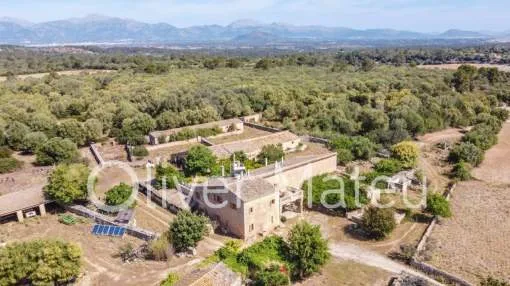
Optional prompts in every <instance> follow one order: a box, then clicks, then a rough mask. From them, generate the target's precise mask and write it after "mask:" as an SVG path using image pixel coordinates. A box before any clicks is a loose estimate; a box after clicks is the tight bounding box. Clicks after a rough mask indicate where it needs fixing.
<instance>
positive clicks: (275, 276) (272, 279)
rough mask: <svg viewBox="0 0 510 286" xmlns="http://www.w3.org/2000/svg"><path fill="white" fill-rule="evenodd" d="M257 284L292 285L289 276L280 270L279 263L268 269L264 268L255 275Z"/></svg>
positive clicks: (265, 285)
mask: <svg viewBox="0 0 510 286" xmlns="http://www.w3.org/2000/svg"><path fill="white" fill-rule="evenodd" d="M254 280H255V283H254V285H255V286H284V285H290V279H289V276H288V275H287V274H285V273H283V272H282V271H280V266H279V265H276V264H274V265H271V266H269V267H268V268H267V269H264V270H262V271H260V272H257V274H256V275H255V277H254Z"/></svg>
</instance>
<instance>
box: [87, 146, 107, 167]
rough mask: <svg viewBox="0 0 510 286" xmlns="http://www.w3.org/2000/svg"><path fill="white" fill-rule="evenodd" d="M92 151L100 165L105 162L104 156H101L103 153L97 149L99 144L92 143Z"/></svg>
mask: <svg viewBox="0 0 510 286" xmlns="http://www.w3.org/2000/svg"><path fill="white" fill-rule="evenodd" d="M90 152H92V155H93V156H94V159H96V162H97V163H98V164H99V165H103V164H104V159H103V156H101V153H99V150H98V149H97V146H96V144H95V143H91V144H90Z"/></svg>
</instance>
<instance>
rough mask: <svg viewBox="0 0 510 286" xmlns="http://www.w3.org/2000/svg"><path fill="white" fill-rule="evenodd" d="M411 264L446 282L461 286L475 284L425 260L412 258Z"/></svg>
mask: <svg viewBox="0 0 510 286" xmlns="http://www.w3.org/2000/svg"><path fill="white" fill-rule="evenodd" d="M409 264H410V265H411V266H413V267H415V268H416V269H419V270H420V271H422V272H423V273H426V274H428V275H431V276H433V277H439V278H442V279H444V280H445V282H447V283H449V284H453V285H460V286H474V285H473V284H471V283H469V282H467V281H466V280H464V279H462V278H459V277H457V276H455V275H453V274H450V273H448V272H446V271H444V270H441V269H438V268H436V267H434V266H432V265H429V264H427V263H425V262H421V261H417V260H416V259H414V258H413V259H411V262H410V263H409Z"/></svg>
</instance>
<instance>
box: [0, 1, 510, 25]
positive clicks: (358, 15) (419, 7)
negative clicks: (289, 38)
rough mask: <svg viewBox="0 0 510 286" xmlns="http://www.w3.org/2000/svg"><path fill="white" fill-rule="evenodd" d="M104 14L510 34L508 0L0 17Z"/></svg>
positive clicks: (38, 5) (188, 7)
mask: <svg viewBox="0 0 510 286" xmlns="http://www.w3.org/2000/svg"><path fill="white" fill-rule="evenodd" d="M87 14H102V15H108V16H116V17H122V18H132V19H136V20H140V21H144V22H150V23H156V22H167V23H170V24H173V25H175V26H178V27H185V26H191V25H204V24H220V25H226V24H229V23H230V22H232V21H235V20H237V19H244V18H249V19H255V20H259V21H263V22H285V23H290V24H297V25H313V24H317V25H326V26H345V27H353V28H395V29H406V30H415V31H422V32H438V31H443V30H446V29H450V28H458V29H469V30H497V31H502V30H510V1H509V0H485V1H483V0H378V1H377V0H166V1H165V0H124V1H121V0H16V1H5V0H0V16H8V17H15V18H22V19H26V20H30V21H33V22H41V21H48V20H55V19H64V18H72V17H82V16H85V15H87Z"/></svg>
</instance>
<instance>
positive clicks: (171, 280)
mask: <svg viewBox="0 0 510 286" xmlns="http://www.w3.org/2000/svg"><path fill="white" fill-rule="evenodd" d="M177 281H179V276H178V275H177V274H175V273H170V274H168V276H167V277H166V279H165V280H163V281H162V282H161V284H159V285H160V286H174V285H175V283H177Z"/></svg>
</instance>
